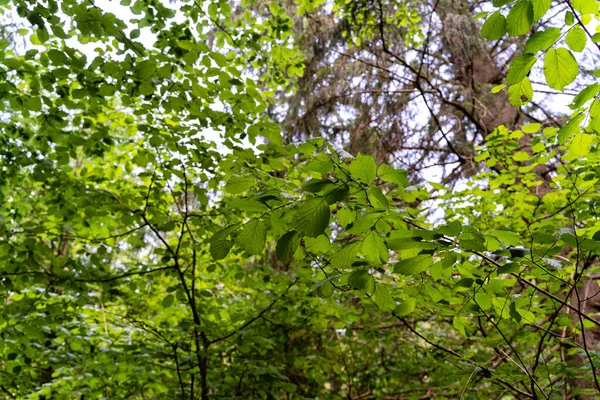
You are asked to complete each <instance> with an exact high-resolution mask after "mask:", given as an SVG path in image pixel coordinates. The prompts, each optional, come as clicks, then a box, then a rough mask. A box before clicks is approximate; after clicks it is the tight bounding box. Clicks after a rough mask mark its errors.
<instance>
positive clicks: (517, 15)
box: [506, 0, 533, 36]
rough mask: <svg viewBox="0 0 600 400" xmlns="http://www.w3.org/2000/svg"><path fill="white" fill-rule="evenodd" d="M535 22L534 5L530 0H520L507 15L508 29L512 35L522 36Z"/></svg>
mask: <svg viewBox="0 0 600 400" xmlns="http://www.w3.org/2000/svg"><path fill="white" fill-rule="evenodd" d="M532 24H533V5H532V4H531V2H530V1H529V0H520V1H518V2H517V3H516V4H515V5H514V6H513V7H512V8H511V10H510V12H509V13H508V17H506V30H507V31H508V34H509V35H510V36H522V35H526V34H527V33H528V32H529V28H531V25H532Z"/></svg>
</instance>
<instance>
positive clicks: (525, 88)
mask: <svg viewBox="0 0 600 400" xmlns="http://www.w3.org/2000/svg"><path fill="white" fill-rule="evenodd" d="M532 98H533V86H531V81H530V80H529V78H528V77H525V78H523V80H522V81H521V82H519V83H517V84H516V85H511V86H510V87H509V88H508V100H509V101H510V104H512V105H513V106H517V107H518V106H522V105H525V104H527V103H529V102H530V101H531V99H532Z"/></svg>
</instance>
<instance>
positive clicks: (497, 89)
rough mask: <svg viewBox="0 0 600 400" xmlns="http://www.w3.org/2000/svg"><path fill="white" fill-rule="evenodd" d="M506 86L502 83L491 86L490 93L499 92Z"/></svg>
mask: <svg viewBox="0 0 600 400" xmlns="http://www.w3.org/2000/svg"><path fill="white" fill-rule="evenodd" d="M505 87H506V85H505V84H504V83H502V84H500V85H496V86H494V87H493V88H492V90H490V92H491V93H498V92H500V91H501V90H502V89H504V88H505Z"/></svg>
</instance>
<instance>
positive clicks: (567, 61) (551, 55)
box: [544, 47, 579, 92]
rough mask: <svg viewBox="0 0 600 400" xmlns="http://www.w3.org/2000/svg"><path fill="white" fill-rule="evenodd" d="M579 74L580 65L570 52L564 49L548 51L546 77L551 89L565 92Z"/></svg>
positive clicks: (545, 60)
mask: <svg viewBox="0 0 600 400" xmlns="http://www.w3.org/2000/svg"><path fill="white" fill-rule="evenodd" d="M578 73H579V65H578V64H577V61H576V60H575V57H573V54H572V53H571V52H570V51H569V50H567V49H565V48H563V47H561V48H558V49H550V50H548V52H547V53H546V57H545V58H544V76H545V77H546V82H547V83H548V85H549V86H550V87H551V88H553V89H556V90H560V91H561V92H563V91H564V89H565V86H567V85H568V84H570V83H571V82H573V81H574V80H575V78H576V77H577V74H578Z"/></svg>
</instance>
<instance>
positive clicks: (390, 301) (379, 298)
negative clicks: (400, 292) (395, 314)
mask: <svg viewBox="0 0 600 400" xmlns="http://www.w3.org/2000/svg"><path fill="white" fill-rule="evenodd" d="M372 299H373V301H374V302H375V304H377V306H378V307H379V309H380V310H381V311H383V312H390V311H393V310H394V309H395V308H396V302H395V301H394V298H393V297H392V295H391V294H390V292H389V291H388V288H387V286H385V285H382V284H378V285H376V286H375V293H373V297H372Z"/></svg>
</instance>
